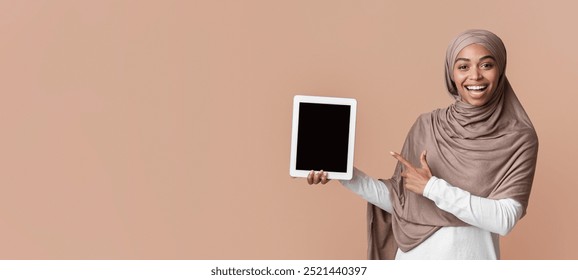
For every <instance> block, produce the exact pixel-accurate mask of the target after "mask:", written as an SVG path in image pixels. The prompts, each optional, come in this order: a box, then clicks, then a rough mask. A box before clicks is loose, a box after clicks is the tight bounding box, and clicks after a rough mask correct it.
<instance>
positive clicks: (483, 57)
mask: <svg viewBox="0 0 578 280" xmlns="http://www.w3.org/2000/svg"><path fill="white" fill-rule="evenodd" d="M488 58H490V59H493V60H494V61H495V60H496V58H494V57H493V56H491V55H485V56H482V57H481V58H480V60H484V59H488Z"/></svg>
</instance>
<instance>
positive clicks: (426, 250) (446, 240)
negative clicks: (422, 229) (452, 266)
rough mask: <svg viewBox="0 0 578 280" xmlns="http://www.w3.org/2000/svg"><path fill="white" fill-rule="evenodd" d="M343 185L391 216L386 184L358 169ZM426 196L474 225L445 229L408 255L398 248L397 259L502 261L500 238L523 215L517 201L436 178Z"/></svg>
mask: <svg viewBox="0 0 578 280" xmlns="http://www.w3.org/2000/svg"><path fill="white" fill-rule="evenodd" d="M340 182H341V184H342V185H343V186H345V187H346V188H348V189H349V190H351V191H353V192H354V193H356V194H358V195H359V196H361V197H362V198H363V199H365V200H367V201H368V202H369V203H372V204H374V205H376V206H377V207H379V208H381V209H383V210H385V211H386V212H388V213H392V211H393V208H392V204H391V200H390V195H389V190H388V189H387V187H386V186H385V183H383V182H381V181H379V180H376V179H374V178H371V177H369V176H368V175H366V174H365V173H363V172H362V171H361V170H359V169H356V168H355V169H354V171H353V178H352V179H351V180H349V181H345V180H340ZM423 195H424V196H425V197H427V198H428V199H431V200H432V201H433V202H434V203H435V204H436V205H437V207H439V208H440V209H442V210H445V211H447V212H450V213H452V214H453V215H454V216H456V217H457V218H458V219H460V220H462V221H464V222H465V223H467V224H469V225H471V226H462V227H443V228H441V229H439V230H438V231H436V232H435V233H434V234H433V235H432V236H430V237H429V238H428V239H426V240H425V241H424V242H422V243H421V244H420V245H418V246H417V247H416V248H414V249H412V250H410V251H408V252H403V251H401V250H399V249H398V251H397V253H396V259H401V260H403V259H438V260H439V259H499V258H500V248H499V247H500V246H499V235H502V236H504V235H506V234H508V233H509V232H510V231H511V230H512V229H513V228H514V226H515V225H516V223H517V222H518V220H519V219H520V218H521V216H522V212H523V208H522V205H521V204H520V203H519V202H517V201H516V200H514V199H511V198H506V199H489V198H484V197H479V196H475V195H472V194H471V193H469V192H468V191H465V190H462V189H460V188H459V187H455V186H451V185H450V184H448V183H447V182H446V181H444V180H443V179H440V178H436V177H435V176H434V177H432V178H431V179H430V180H429V181H428V183H427V185H426V187H425V189H424V194H423Z"/></svg>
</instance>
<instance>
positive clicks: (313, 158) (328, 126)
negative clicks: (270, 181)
mask: <svg viewBox="0 0 578 280" xmlns="http://www.w3.org/2000/svg"><path fill="white" fill-rule="evenodd" d="M356 113H357V101H356V100H355V99H352V98H337V97H323V96H306V95H296V96H295V97H294V99H293V127H292V134H291V166H290V171H289V174H290V175H291V176H292V177H307V175H308V174H309V172H310V171H311V170H315V171H319V170H323V171H326V172H327V173H328V178H329V179H340V180H351V178H352V177H353V151H354V147H355V118H356Z"/></svg>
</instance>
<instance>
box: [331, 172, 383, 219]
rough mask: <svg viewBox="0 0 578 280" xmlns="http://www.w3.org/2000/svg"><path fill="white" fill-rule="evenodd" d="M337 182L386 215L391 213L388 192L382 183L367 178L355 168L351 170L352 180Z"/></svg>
mask: <svg viewBox="0 0 578 280" xmlns="http://www.w3.org/2000/svg"><path fill="white" fill-rule="evenodd" d="M339 182H340V183H341V184H342V185H343V186H345V187H346V188H348V189H349V190H351V191H352V192H354V193H356V194H357V195H359V196H361V197H362V198H363V199H365V200H367V201H368V202H369V203H371V204H373V205H375V206H377V207H379V208H381V209H383V210H385V211H386V212H388V213H392V212H393V207H392V205H391V201H390V200H389V190H388V189H387V187H386V186H385V184H384V183H383V182H381V181H379V180H376V179H374V178H371V177H369V176H368V175H366V174H365V173H363V172H362V171H361V170H359V169H357V168H355V167H354V168H353V178H352V179H351V180H348V181H346V180H339Z"/></svg>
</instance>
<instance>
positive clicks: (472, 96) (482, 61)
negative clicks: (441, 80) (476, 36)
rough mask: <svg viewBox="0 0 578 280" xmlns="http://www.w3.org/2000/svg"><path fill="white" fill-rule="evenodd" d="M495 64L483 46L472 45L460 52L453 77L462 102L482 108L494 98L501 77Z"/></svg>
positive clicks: (494, 60)
mask: <svg viewBox="0 0 578 280" xmlns="http://www.w3.org/2000/svg"><path fill="white" fill-rule="evenodd" d="M495 64H496V59H495V58H494V57H493V56H492V54H491V53H490V51H489V50H488V49H486V48H484V47H483V46H482V45H478V44H472V45H469V46H467V47H465V48H464V49H463V50H462V51H460V53H459V54H458V58H456V61H455V64H454V68H453V75H454V83H455V84H456V85H459V86H457V90H458V93H459V94H460V97H461V98H462V101H464V102H467V103H469V104H472V105H474V106H482V105H484V104H486V103H487V102H488V100H490V99H491V98H492V95H493V94H494V88H495V86H496V85H497V84H498V77H499V75H500V74H499V73H498V68H497V67H495Z"/></svg>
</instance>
